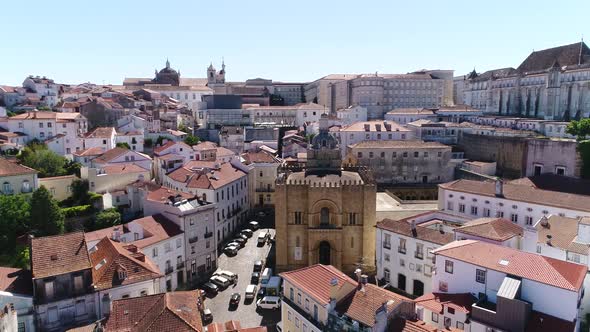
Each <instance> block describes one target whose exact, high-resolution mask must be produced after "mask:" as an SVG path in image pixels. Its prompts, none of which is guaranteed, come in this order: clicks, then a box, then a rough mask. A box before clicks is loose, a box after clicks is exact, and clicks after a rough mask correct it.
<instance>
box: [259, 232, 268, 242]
mask: <svg viewBox="0 0 590 332" xmlns="http://www.w3.org/2000/svg"><path fill="white" fill-rule="evenodd" d="M265 243H266V233H260V234H258V244H265Z"/></svg>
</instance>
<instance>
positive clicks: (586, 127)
mask: <svg viewBox="0 0 590 332" xmlns="http://www.w3.org/2000/svg"><path fill="white" fill-rule="evenodd" d="M565 132H566V133H568V134H570V135H573V136H576V139H577V140H578V141H582V140H584V139H586V136H588V135H590V119H582V120H580V121H575V120H574V121H572V122H570V123H569V124H568V125H567V127H566V129H565Z"/></svg>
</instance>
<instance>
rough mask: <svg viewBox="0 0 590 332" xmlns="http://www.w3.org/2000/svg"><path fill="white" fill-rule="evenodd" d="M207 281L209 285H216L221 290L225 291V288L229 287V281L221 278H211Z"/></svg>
mask: <svg viewBox="0 0 590 332" xmlns="http://www.w3.org/2000/svg"><path fill="white" fill-rule="evenodd" d="M209 281H210V282H211V283H214V284H216V285H217V286H219V287H220V288H222V289H225V288H227V287H229V285H231V281H229V280H227V278H224V277H222V276H213V277H211V278H210V279H209Z"/></svg>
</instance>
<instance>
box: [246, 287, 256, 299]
mask: <svg viewBox="0 0 590 332" xmlns="http://www.w3.org/2000/svg"><path fill="white" fill-rule="evenodd" d="M256 293H258V287H257V286H256V285H248V286H246V299H254V298H255V297H256Z"/></svg>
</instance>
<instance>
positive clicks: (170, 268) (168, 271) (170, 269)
mask: <svg viewBox="0 0 590 332" xmlns="http://www.w3.org/2000/svg"><path fill="white" fill-rule="evenodd" d="M165 271H166V274H170V273H172V272H174V268H173V267H172V266H166V270H165Z"/></svg>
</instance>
